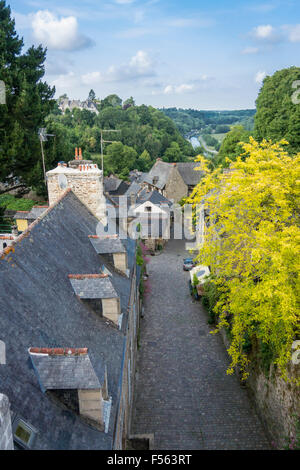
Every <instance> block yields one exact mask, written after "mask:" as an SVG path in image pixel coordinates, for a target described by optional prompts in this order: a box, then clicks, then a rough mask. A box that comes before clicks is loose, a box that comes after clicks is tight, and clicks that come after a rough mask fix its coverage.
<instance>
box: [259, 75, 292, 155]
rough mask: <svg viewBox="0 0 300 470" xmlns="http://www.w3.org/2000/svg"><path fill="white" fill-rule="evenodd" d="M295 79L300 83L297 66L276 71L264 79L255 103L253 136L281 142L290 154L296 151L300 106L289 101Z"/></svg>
mask: <svg viewBox="0 0 300 470" xmlns="http://www.w3.org/2000/svg"><path fill="white" fill-rule="evenodd" d="M297 80H300V67H290V68H287V69H283V70H279V71H278V72H276V73H274V75H272V76H270V77H266V78H265V80H264V82H263V86H262V88H261V90H260V93H259V95H258V98H257V100H256V107H257V113H256V115H255V124H254V132H255V137H256V138H257V139H258V140H262V139H272V140H273V141H278V140H281V139H285V140H287V141H288V142H289V146H288V151H289V152H290V153H295V152H298V151H299V150H300V132H299V131H300V104H299V103H298V104H297V101H295V100H293V99H292V97H293V94H294V93H295V88H293V84H294V82H296V81H297ZM298 88H299V87H298Z"/></svg>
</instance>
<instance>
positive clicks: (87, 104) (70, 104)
mask: <svg viewBox="0 0 300 470" xmlns="http://www.w3.org/2000/svg"><path fill="white" fill-rule="evenodd" d="M58 107H59V109H60V110H61V111H62V112H63V113H65V112H66V110H67V109H69V110H70V111H71V112H72V111H73V110H74V109H75V108H78V109H80V110H81V111H82V110H83V109H86V110H87V111H90V112H91V113H95V114H96V115H98V114H99V111H98V109H97V106H96V104H95V103H94V102H93V101H91V100H85V101H80V100H69V98H64V99H61V100H60V102H59V103H58Z"/></svg>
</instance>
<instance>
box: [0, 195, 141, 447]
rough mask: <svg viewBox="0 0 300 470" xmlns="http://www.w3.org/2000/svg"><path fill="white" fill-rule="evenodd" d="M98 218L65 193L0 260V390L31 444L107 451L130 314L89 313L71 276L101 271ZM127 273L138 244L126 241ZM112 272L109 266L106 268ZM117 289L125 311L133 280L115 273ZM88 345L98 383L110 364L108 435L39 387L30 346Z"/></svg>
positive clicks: (117, 396) (117, 400) (62, 346)
mask: <svg viewBox="0 0 300 470" xmlns="http://www.w3.org/2000/svg"><path fill="white" fill-rule="evenodd" d="M98 223H99V221H98V219H96V218H95V217H94V216H93V215H92V214H91V213H90V212H89V211H88V209H87V208H86V207H85V206H84V205H83V204H82V203H81V202H80V201H79V200H78V198H77V197H76V196H75V195H74V194H73V193H72V192H68V193H67V194H66V195H65V196H64V197H63V199H61V201H60V202H59V203H58V204H57V205H55V206H54V207H53V208H52V209H51V210H50V211H49V212H48V213H47V214H46V215H45V216H44V217H43V216H42V218H41V220H39V222H38V223H36V224H35V225H34V226H32V228H31V230H30V231H29V230H28V231H27V232H25V233H24V234H23V235H21V237H19V241H18V242H17V243H16V244H15V245H14V252H12V251H11V252H10V253H9V254H8V255H6V256H4V257H3V259H1V260H0V286H1V289H0V338H1V340H2V341H4V342H5V344H6V358H7V364H6V365H3V366H0V390H1V393H5V394H6V395H7V396H8V398H9V400H10V403H11V409H12V411H14V412H17V413H18V414H19V416H20V417H22V418H23V419H25V420H27V421H28V422H29V423H31V424H32V426H34V427H35V428H37V430H38V434H37V436H36V439H35V442H34V448H35V449H111V448H112V443H113V436H114V423H115V418H116V412H117V408H118V402H119V396H120V395H119V394H120V377H121V374H122V363H123V352H124V343H125V340H126V338H125V336H124V334H125V331H126V328H127V321H128V318H127V314H126V313H124V318H123V321H122V330H118V329H117V328H113V327H111V326H110V325H108V324H107V322H106V321H105V319H103V318H101V317H99V316H98V315H96V314H95V313H94V312H92V311H90V310H89V309H88V308H87V307H86V306H85V305H84V303H83V302H80V300H78V299H77V298H76V296H75V295H74V291H73V289H72V286H71V284H70V280H69V279H68V274H70V273H75V274H76V273H91V274H93V273H95V274H96V273H99V270H100V268H101V266H102V265H103V264H104V265H105V264H106V263H105V260H104V259H103V258H102V257H101V255H97V253H96V252H95V250H94V248H93V247H92V245H91V243H90V240H89V238H88V236H89V235H90V234H94V233H96V229H97V225H98ZM124 244H125V247H126V249H127V254H128V265H129V269H130V272H131V275H132V271H133V268H134V265H135V246H136V245H135V242H134V241H133V240H130V239H128V240H124ZM110 269H111V268H110ZM111 281H112V284H113V286H114V289H115V290H116V292H117V293H118V295H119V297H120V301H121V309H122V311H123V312H126V309H127V306H128V301H129V298H130V288H131V282H132V280H131V279H130V278H127V277H125V276H122V275H120V274H118V273H117V272H113V276H112V277H111ZM32 346H34V347H48V348H60V347H61V348H64V347H74V348H76V347H77V348H88V350H89V358H90V361H91V363H92V365H93V368H94V370H95V373H96V375H97V377H98V379H99V381H100V377H101V374H102V364H106V366H107V374H108V392H109V395H111V396H112V410H111V417H110V424H109V430H108V433H107V434H105V433H103V432H100V431H98V430H97V429H95V428H93V427H91V426H89V425H87V424H86V423H85V422H84V421H82V419H81V418H80V417H79V416H77V415H76V414H74V413H72V412H71V411H69V410H67V409H66V408H64V407H63V406H62V407H60V406H59V405H58V404H57V403H53V401H51V400H50V398H49V397H48V396H47V394H46V395H45V394H43V393H42V392H41V390H40V387H39V383H38V379H37V376H36V373H35V371H34V369H33V365H32V362H31V360H30V357H29V354H28V348H29V347H32Z"/></svg>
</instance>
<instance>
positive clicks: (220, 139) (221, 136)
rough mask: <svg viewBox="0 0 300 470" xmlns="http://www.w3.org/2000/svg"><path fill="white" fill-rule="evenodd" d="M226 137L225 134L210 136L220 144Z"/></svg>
mask: <svg viewBox="0 0 300 470" xmlns="http://www.w3.org/2000/svg"><path fill="white" fill-rule="evenodd" d="M226 135H227V133H226V134H212V136H213V137H215V138H216V139H217V140H218V141H219V142H220V144H221V143H222V142H223V140H224V139H225V137H226Z"/></svg>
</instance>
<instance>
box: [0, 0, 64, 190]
mask: <svg viewBox="0 0 300 470" xmlns="http://www.w3.org/2000/svg"><path fill="white" fill-rule="evenodd" d="M22 47H23V40H22V39H19V37H18V35H17V34H16V32H15V22H14V20H13V19H12V18H11V11H10V8H9V7H8V6H6V4H5V1H0V80H3V81H4V83H5V87H6V104H1V105H0V180H1V181H8V180H10V179H12V178H17V179H18V181H22V182H25V183H26V184H30V185H32V184H34V182H35V180H36V176H37V173H38V179H39V180H41V179H42V178H43V173H42V169H41V168H40V164H39V160H40V158H41V154H40V143H39V139H38V128H39V127H42V126H43V122H44V119H45V117H46V116H47V115H48V114H49V112H50V110H51V108H52V107H53V104H54V101H53V100H52V97H53V95H54V91H55V90H54V88H50V87H49V86H48V85H47V83H45V82H42V77H43V75H44V62H45V58H46V50H45V49H43V48H42V47H41V46H38V47H30V48H29V49H28V50H27V52H25V53H22Z"/></svg>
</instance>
